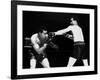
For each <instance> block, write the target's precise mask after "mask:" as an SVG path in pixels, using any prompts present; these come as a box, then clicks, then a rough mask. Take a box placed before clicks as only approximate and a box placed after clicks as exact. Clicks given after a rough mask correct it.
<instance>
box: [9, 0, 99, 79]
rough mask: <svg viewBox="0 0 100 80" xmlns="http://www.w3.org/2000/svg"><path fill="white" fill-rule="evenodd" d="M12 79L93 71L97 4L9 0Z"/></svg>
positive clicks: (95, 63) (95, 66) (94, 70)
mask: <svg viewBox="0 0 100 80" xmlns="http://www.w3.org/2000/svg"><path fill="white" fill-rule="evenodd" d="M11 7H12V59H11V61H12V64H11V66H12V70H11V72H12V74H11V75H12V78H38V77H56V76H71V75H87V74H96V73H97V61H96V58H97V49H96V48H97V42H96V40H97V36H96V34H97V33H96V31H97V30H96V29H97V24H96V21H97V13H96V12H97V7H96V6H92V5H76V4H60V3H43V2H24V1H12V6H11Z"/></svg>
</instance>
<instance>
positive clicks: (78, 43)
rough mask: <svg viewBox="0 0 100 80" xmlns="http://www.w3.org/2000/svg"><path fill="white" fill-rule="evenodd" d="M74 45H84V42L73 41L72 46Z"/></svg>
mask: <svg viewBox="0 0 100 80" xmlns="http://www.w3.org/2000/svg"><path fill="white" fill-rule="evenodd" d="M75 45H85V42H82V41H78V42H74V46H75Z"/></svg>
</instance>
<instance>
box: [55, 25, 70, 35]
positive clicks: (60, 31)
mask: <svg viewBox="0 0 100 80" xmlns="http://www.w3.org/2000/svg"><path fill="white" fill-rule="evenodd" d="M70 30H71V28H70V26H69V27H68V28H65V29H62V30H58V31H56V32H55V35H63V34H65V33H66V32H68V31H70Z"/></svg>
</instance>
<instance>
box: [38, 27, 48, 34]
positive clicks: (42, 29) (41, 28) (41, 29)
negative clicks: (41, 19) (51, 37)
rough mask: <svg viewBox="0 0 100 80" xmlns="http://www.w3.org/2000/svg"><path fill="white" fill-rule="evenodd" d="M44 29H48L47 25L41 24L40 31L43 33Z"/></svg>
mask: <svg viewBox="0 0 100 80" xmlns="http://www.w3.org/2000/svg"><path fill="white" fill-rule="evenodd" d="M44 30H45V31H47V28H46V27H45V26H41V27H40V29H39V32H41V33H42V32H43V31H44Z"/></svg>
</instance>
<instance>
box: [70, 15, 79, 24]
mask: <svg viewBox="0 0 100 80" xmlns="http://www.w3.org/2000/svg"><path fill="white" fill-rule="evenodd" d="M71 18H73V19H74V20H76V21H77V22H78V23H79V18H78V17H77V16H72V17H71Z"/></svg>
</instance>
